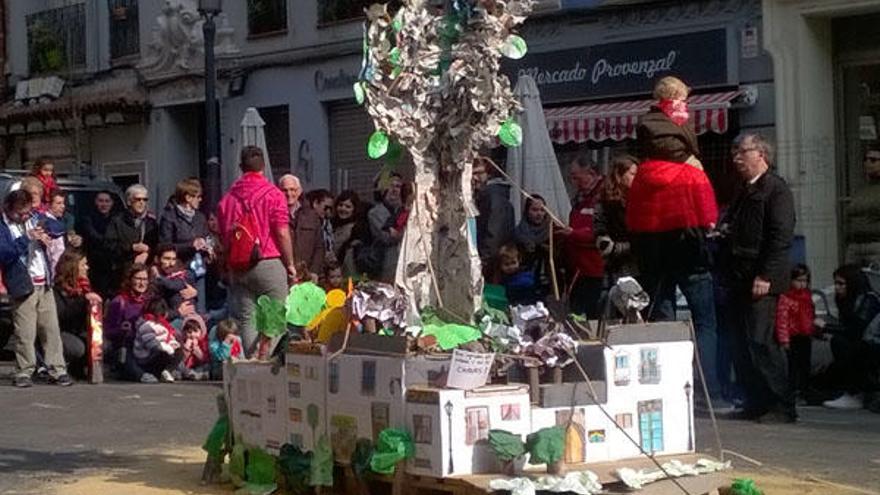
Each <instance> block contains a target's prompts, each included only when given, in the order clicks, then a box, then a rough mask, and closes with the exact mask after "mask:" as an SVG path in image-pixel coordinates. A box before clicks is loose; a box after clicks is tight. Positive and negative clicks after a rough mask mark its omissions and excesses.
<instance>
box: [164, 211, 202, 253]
mask: <svg viewBox="0 0 880 495" xmlns="http://www.w3.org/2000/svg"><path fill="white" fill-rule="evenodd" d="M208 234H209V232H208V220H207V219H206V218H205V214H204V213H202V212H200V211H196V214H195V215H194V216H193V217H192V219H190V218H187V216H186V215H184V214H183V213H181V212H180V209H178V208H177V206H175V205H174V203H173V202H169V203H168V206H166V207H165V210H163V211H162V216H161V217H159V242H161V243H165V244H173V245H174V249H176V250H177V257H178V258H179V259H180V261H181V262H182V263H183V264H184V265H188V264H189V262H190V261H191V260H192V259H193V257H195V255H196V249H195V248H194V247H193V245H192V244H193V241H194V240H196V239H197V238H199V237H201V238H206V237H208Z"/></svg>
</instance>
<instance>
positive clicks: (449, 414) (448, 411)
mask: <svg viewBox="0 0 880 495" xmlns="http://www.w3.org/2000/svg"><path fill="white" fill-rule="evenodd" d="M443 409H445V410H446V417H447V418H448V420H449V438H448V440H449V474H450V475H451V474H452V473H453V471H455V468H454V467H453V464H452V401H451V400H448V401H446V405H444V406H443Z"/></svg>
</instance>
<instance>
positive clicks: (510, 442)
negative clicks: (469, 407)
mask: <svg viewBox="0 0 880 495" xmlns="http://www.w3.org/2000/svg"><path fill="white" fill-rule="evenodd" d="M489 446H490V447H492V452H494V453H495V457H497V458H498V462H499V463H500V464H501V472H502V473H503V474H505V475H507V476H513V475H514V474H516V472H517V471H518V470H519V469H522V465H523V462H524V456H525V454H526V449H525V444H524V443H523V441H522V437H521V436H519V435H515V434H513V433H510V432H509V431H505V430H489Z"/></svg>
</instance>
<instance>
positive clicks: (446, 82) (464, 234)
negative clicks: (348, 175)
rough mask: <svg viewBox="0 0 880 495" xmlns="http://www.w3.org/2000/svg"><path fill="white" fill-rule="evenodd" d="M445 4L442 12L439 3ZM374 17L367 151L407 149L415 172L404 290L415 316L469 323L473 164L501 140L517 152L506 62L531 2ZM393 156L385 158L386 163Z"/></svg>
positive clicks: (400, 274) (416, 1)
mask: <svg viewBox="0 0 880 495" xmlns="http://www.w3.org/2000/svg"><path fill="white" fill-rule="evenodd" d="M438 3H442V4H443V6H437V4H438ZM402 4H403V6H402V7H401V8H400V9H399V10H398V11H397V12H396V13H393V14H392V13H389V12H388V6H387V5H380V4H374V5H373V6H372V7H370V8H369V9H368V10H367V19H368V27H367V30H366V33H365V42H364V63H363V67H362V70H361V78H360V81H359V82H358V83H357V84H356V85H355V88H354V91H355V97H356V99H357V100H358V101H359V102H363V101H365V100H366V103H367V111H368V112H369V114H370V116H371V117H372V119H373V122H374V124H375V126H376V131H375V132H374V133H373V135H372V136H371V138H370V142H369V143H368V147H367V149H368V154H369V155H370V157H371V158H374V159H379V158H382V157H383V156H386V155H399V153H400V147H401V146H403V147H405V148H406V149H407V150H408V151H409V153H410V155H411V156H412V160H413V164H414V165H415V177H414V179H415V188H414V189H415V190H414V203H413V207H412V212H411V214H410V216H409V221H408V224H407V227H406V231H405V233H404V237H403V240H402V247H401V255H400V259H399V261H398V265H397V279H396V281H397V285H398V286H400V287H402V288H403V290H404V291H405V293H406V294H407V296H408V297H409V299H410V303H411V306H412V307H413V308H414V309H418V310H422V309H424V308H426V307H434V308H438V309H442V310H445V311H447V312H448V313H450V314H452V315H454V316H458V317H459V318H461V319H464V320H470V319H471V318H472V316H473V315H474V313H475V312H476V311H477V310H478V309H479V307H480V305H481V300H482V291H483V279H482V274H481V267H480V261H479V257H478V255H477V252H476V239H475V227H474V225H475V223H474V220H473V219H474V217H475V216H476V211H475V208H474V206H473V200H472V193H471V175H472V167H473V164H474V161H475V159H476V158H477V157H478V152H479V150H480V149H481V148H483V147H485V146H486V145H488V144H490V143H491V142H492V141H493V140H494V139H495V138H496V136H497V138H498V139H499V140H500V141H501V142H502V143H503V144H505V145H508V146H517V145H519V143H520V141H521V140H522V131H521V129H520V128H519V126H518V125H517V124H516V123H515V122H514V120H513V116H514V113H515V112H517V111H518V110H519V103H518V102H517V100H516V99H515V97H514V95H513V92H512V90H511V88H510V82H509V80H508V78H507V77H506V76H505V75H503V74H501V73H500V71H499V68H500V58H501V57H502V56H508V57H511V58H519V57H521V56H523V55H524V54H525V50H526V47H525V42H524V41H523V39H522V38H520V37H519V36H517V35H515V34H514V32H513V30H514V28H515V27H516V26H518V25H520V24H521V23H522V22H523V21H524V20H525V18H526V15H528V13H529V12H530V11H531V8H532V0H445V2H438V1H436V0H434V1H429V0H403V2H402ZM386 158H387V157H386Z"/></svg>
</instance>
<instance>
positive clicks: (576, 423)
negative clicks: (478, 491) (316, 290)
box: [227, 322, 694, 477]
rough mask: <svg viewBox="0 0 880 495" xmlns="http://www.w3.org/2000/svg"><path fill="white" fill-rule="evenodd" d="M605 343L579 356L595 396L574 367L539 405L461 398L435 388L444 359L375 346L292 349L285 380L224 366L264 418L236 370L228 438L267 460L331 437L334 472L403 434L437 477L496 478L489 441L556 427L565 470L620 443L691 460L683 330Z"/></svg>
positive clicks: (626, 448)
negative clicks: (562, 433)
mask: <svg viewBox="0 0 880 495" xmlns="http://www.w3.org/2000/svg"><path fill="white" fill-rule="evenodd" d="M375 339H390V338H388V337H376V338H375ZM375 339H373V342H374V343H376V342H381V341H377V340H375ZM369 340H370V338H369V337H368V338H367V341H369ZM389 342H390V341H389ZM606 343H607V346H606V345H603V344H601V343H582V344H581V345H580V347H579V350H578V360H579V362H580V363H581V365H582V366H583V367H584V368H585V370H586V372H587V373H588V374H589V375H590V377H591V382H592V389H591V388H590V387H588V385H587V383H586V382H584V381H583V380H582V378H581V375H580V373H579V372H578V371H577V369H576V367H575V366H569V367H568V368H566V372H565V374H564V375H565V376H564V380H563V383H549V384H541V385H540V386H539V390H538V392H537V393H536V394H530V392H529V386H528V385H526V384H524V383H510V384H507V385H486V386H484V387H480V388H477V389H474V390H467V391H466V390H457V389H449V388H442V387H438V386H436V383H437V382H438V380H440V381H442V380H443V377H444V375H445V373H446V370H447V368H448V366H449V361H448V360H446V359H432V358H428V357H414V356H407V355H406V354H405V353H403V351H402V348H400V347H399V348H398V351H397V352H396V353H395V352H394V351H392V352H387V351H385V350H382V349H381V348H382V345H381V343H380V344H379V345H377V346H372V349H370V347H371V346H370V345H367V346H366V347H363V346H361V347H358V346H352V345H350V346H349V347H348V348H347V350H346V351H345V352H343V353H341V354H339V355H338V356H335V357H332V358H331V356H332V354H331V353H330V352H328V351H327V348H326V347H320V346H317V345H298V346H293V347H291V349H290V352H288V354H287V364H286V370H285V372H284V373H282V372H281V370H277V369H276V370H274V372H273V368H272V367H270V366H265V365H260V364H257V363H238V364H236V365H235V366H232V367H231V368H252V369H250V370H249V371H248V375H247V376H251V377H253V376H257V374H259V373H262V374H263V375H264V377H265V380H264V384H263V390H262V397H264V398H265V401H264V402H265V408H264V410H263V411H256V412H255V411H253V409H255V406H254V401H253V400H250V402H249V403H248V404H246V406H247V408H248V409H247V411H245V412H246V414H244V415H242V407H244V406H245V404H242V403H241V400H240V397H241V396H242V395H243V394H241V393H240V390H236V388H237V387H239V388H240V387H242V386H243V385H241V381H242V380H241V379H240V377H241V370H232V372H231V373H229V374H227V387H229V390H228V394H229V397H231V398H232V399H231V401H230V402H231V404H230V407H231V411H232V415H231V417H232V424H233V430H234V432H235V433H236V434H239V432H240V431H241V430H242V429H245V430H246V431H248V432H250V433H249V436H248V437H247V438H245V441H246V442H249V443H251V444H254V445H257V446H261V447H264V448H267V449H268V450H270V451H277V450H276V449H277V448H278V445H277V437H278V436H283V438H285V439H286V441H287V442H290V443H292V444H295V445H299V446H301V447H302V448H304V449H306V450H311V449H312V448H313V446H314V442H315V441H316V440H317V438H319V437H320V436H321V435H325V434H326V435H328V437H329V438H330V441H331V444H332V446H333V451H334V454H335V456H336V460H337V462H342V463H347V462H348V461H349V459H350V457H351V452H352V450H353V449H354V445H355V442H356V441H357V440H358V439H359V438H371V439H373V440H374V441H375V439H376V438H377V437H378V435H379V432H381V431H382V430H383V429H385V428H389V427H391V428H398V429H404V430H407V431H409V432H410V433H411V434H412V437H413V440H414V443H415V447H416V448H415V456H414V457H413V458H412V459H411V460H410V461H409V462H408V463H407V472H409V473H411V474H419V475H426V476H435V477H444V476H451V475H469V474H476V473H491V472H499V466H498V463H497V461H496V459H495V456H494V454H493V453H492V451H491V449H490V447H489V445H488V441H487V438H488V432H489V430H490V429H502V430H507V431H509V432H511V433H514V434H519V435H522V436H523V438H525V436H526V435H528V434H529V433H531V432H534V431H537V430H539V429H541V428H545V427H549V426H556V425H560V426H563V427H565V429H566V438H565V442H566V450H565V455H564V458H563V460H564V461H565V462H566V463H567V464H581V463H594V462H603V461H615V460H625V459H628V458H638V457H639V456H640V455H641V453H640V452H639V449H638V448H637V447H636V446H635V445H633V443H632V441H630V440H629V439H627V437H626V434H628V435H629V436H630V437H631V438H632V439H633V440H634V441H635V442H638V443H639V445H640V446H641V447H642V449H644V450H645V451H646V452H651V453H661V454H664V455H671V454H683V453H688V452H692V451H693V450H694V431H693V401H692V395H691V394H692V390H693V371H692V362H693V352H694V351H693V349H694V347H693V344H692V342H691V340H690V329H689V327H688V326H687V324H683V323H680V322H671V323H654V324H646V325H627V326H621V327H613V328H611V329H610V330H609V336H608V339H607V342H606ZM254 369H256V370H257V371H254ZM247 387H248V388H249V389H250V390H251V391H252V390H254V389H259V386H254V385H247ZM533 395H534V398H535V399H536V400H535V402H534V403H533V401H532V396H533ZM247 397H248V399H253V397H251V396H250V395H248V396H247ZM270 397H271V399H270ZM594 397H595V400H594ZM603 409H604V412H603ZM279 410H281V411H287V414H283V413H281V414H279V413H278V411H279ZM254 414H257V415H261V416H262V417H263V418H264V419H263V420H262V421H257V422H259V423H261V424H262V425H263V426H262V428H263V432H264V434H269V435H271V436H272V438H271V439H266V440H263V441H261V440H259V439H254V432H255V431H256V428H255V427H253V426H246V427H243V426H242V425H241V424H240V422H241V421H251V422H253V421H256V420H255V419H254ZM606 414H607V415H606ZM267 421H275V422H276V423H278V424H275V425H267V424H266V423H267ZM615 423H616V424H617V425H619V426H620V427H621V428H618V427H617V425H615ZM621 429H622V430H623V431H625V432H626V434H624V432H623V431H621Z"/></svg>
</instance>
